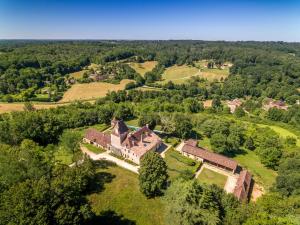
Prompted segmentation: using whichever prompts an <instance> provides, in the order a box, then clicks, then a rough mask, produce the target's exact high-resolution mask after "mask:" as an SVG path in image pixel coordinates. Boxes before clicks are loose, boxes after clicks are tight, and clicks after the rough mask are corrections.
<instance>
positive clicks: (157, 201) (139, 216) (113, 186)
mask: <svg viewBox="0 0 300 225" xmlns="http://www.w3.org/2000/svg"><path fill="white" fill-rule="evenodd" d="M98 176H99V180H100V182H101V181H102V182H105V184H104V190H102V191H101V190H100V191H99V192H96V193H93V194H90V195H89V196H88V200H89V202H90V203H91V206H92V209H93V211H94V212H95V213H96V215H97V216H98V217H100V218H101V220H99V222H98V221H95V224H99V225H102V224H103V225H104V224H105V225H108V224H111V221H109V218H107V217H105V219H106V220H107V221H105V222H103V223H101V221H103V218H102V217H103V214H105V213H104V212H107V211H109V210H110V211H114V212H115V213H116V214H117V215H118V216H124V217H125V218H126V219H127V220H130V221H129V222H131V223H129V222H128V223H124V222H123V223H122V222H120V223H115V224H136V225H153V224H155V225H163V224H164V219H163V216H164V215H163V211H164V205H163V201H162V199H161V198H154V199H147V198H146V197H145V196H144V195H143V194H142V193H141V192H140V190H139V181H138V175H137V174H134V173H132V172H130V171H127V170H124V169H122V168H120V167H117V166H109V167H107V168H105V169H99V170H98ZM101 213H102V215H101Z"/></svg>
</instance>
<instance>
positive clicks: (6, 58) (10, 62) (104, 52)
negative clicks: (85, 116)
mask: <svg viewBox="0 0 300 225" xmlns="http://www.w3.org/2000/svg"><path fill="white" fill-rule="evenodd" d="M201 59H207V60H213V61H214V63H216V64H222V63H224V62H226V61H229V62H232V63H233V67H232V68H231V69H230V76H229V77H228V78H227V79H226V80H225V82H224V85H222V86H220V87H219V89H220V90H219V92H220V93H218V94H219V95H222V96H223V97H225V98H235V97H243V96H255V97H260V96H265V97H270V98H276V99H281V100H286V101H287V102H289V103H294V102H295V101H296V99H297V98H298V96H299V91H298V90H297V88H299V84H300V75H299V74H300V66H299V62H300V45H299V44H298V43H284V42H208V41H2V42H0V77H1V80H0V97H1V98H2V100H3V101H27V100H30V99H31V100H32V99H33V100H34V99H35V97H36V94H37V93H40V92H41V90H42V89H43V87H51V89H52V92H51V93H52V96H51V98H50V100H53V101H55V100H58V99H59V98H60V97H61V95H62V93H63V92H64V91H66V89H67V88H68V82H67V79H66V77H68V74H69V73H71V72H74V71H79V70H81V69H82V68H83V67H85V66H87V65H89V64H90V63H96V64H101V65H107V66H108V67H109V65H110V64H111V63H115V64H114V66H113V67H114V68H117V67H120V68H121V71H122V72H121V73H118V74H117V75H116V77H115V79H116V80H121V79H124V78H131V79H135V80H136V81H137V83H138V85H142V84H144V83H145V82H146V83H147V84H150V85H151V84H153V83H154V82H155V81H156V80H160V79H161V75H162V73H163V71H164V70H165V68H168V67H170V66H172V65H175V64H177V65H183V64H188V65H190V64H193V63H194V62H195V61H196V60H201ZM148 60H156V61H158V64H157V66H156V67H155V68H154V69H153V70H152V71H150V72H148V73H146V74H145V80H144V79H142V78H141V77H140V76H138V75H137V74H135V73H134V71H132V70H131V69H130V68H129V67H128V65H126V64H122V63H124V62H133V61H136V62H143V61H148ZM120 64H122V65H120ZM106 70H107V68H106ZM106 72H107V71H106ZM215 94H216V92H215Z"/></svg>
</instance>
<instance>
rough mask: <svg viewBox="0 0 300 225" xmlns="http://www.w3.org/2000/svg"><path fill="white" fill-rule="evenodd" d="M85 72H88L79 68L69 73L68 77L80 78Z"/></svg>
mask: <svg viewBox="0 0 300 225" xmlns="http://www.w3.org/2000/svg"><path fill="white" fill-rule="evenodd" d="M85 72H88V70H80V71H77V72H74V73H70V77H71V78H74V79H80V78H82V77H83V74H84V73H85Z"/></svg>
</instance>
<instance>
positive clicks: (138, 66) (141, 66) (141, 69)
mask: <svg viewBox="0 0 300 225" xmlns="http://www.w3.org/2000/svg"><path fill="white" fill-rule="evenodd" d="M128 65H129V66H130V67H131V68H132V69H134V70H135V71H136V72H137V73H139V74H141V75H142V76H144V75H145V73H147V72H150V71H151V70H153V68H154V67H155V66H156V65H157V61H146V62H143V63H136V62H131V63H128Z"/></svg>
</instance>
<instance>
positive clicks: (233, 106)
mask: <svg viewBox="0 0 300 225" xmlns="http://www.w3.org/2000/svg"><path fill="white" fill-rule="evenodd" d="M226 104H227V106H228V107H229V108H230V112H231V113H234V112H235V110H236V108H237V107H240V106H241V105H242V101H241V100H239V99H237V98H236V99H233V100H232V101H226Z"/></svg>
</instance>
